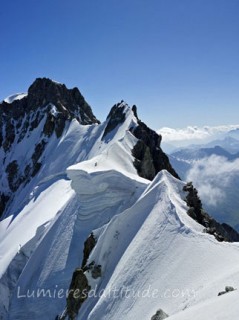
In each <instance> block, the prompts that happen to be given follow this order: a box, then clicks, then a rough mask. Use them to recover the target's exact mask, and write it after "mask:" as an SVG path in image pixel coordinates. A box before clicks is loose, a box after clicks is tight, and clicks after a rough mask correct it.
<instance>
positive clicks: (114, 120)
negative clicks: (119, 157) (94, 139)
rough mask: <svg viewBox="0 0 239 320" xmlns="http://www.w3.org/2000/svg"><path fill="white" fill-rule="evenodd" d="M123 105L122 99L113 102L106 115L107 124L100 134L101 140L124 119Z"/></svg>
mask: <svg viewBox="0 0 239 320" xmlns="http://www.w3.org/2000/svg"><path fill="white" fill-rule="evenodd" d="M125 116H126V115H125V105H124V104H123V101H121V103H117V104H115V105H114V106H113V107H112V108H111V111H110V113H109V115H108V116H107V119H106V120H107V121H108V122H107V125H106V127H105V130H104V133H103V135H102V140H105V138H106V136H107V135H108V134H109V133H110V132H112V131H113V130H114V129H115V128H116V127H117V126H119V125H120V124H122V123H123V122H124V121H125Z"/></svg>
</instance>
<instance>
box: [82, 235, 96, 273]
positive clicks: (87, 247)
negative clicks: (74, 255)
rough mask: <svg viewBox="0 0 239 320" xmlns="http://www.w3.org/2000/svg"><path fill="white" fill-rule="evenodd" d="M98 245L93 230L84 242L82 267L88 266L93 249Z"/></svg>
mask: <svg viewBox="0 0 239 320" xmlns="http://www.w3.org/2000/svg"><path fill="white" fill-rule="evenodd" d="M95 245H96V239H95V237H94V234H93V232H92V233H91V234H90V236H89V237H88V238H87V239H86V241H85V242H84V250H83V261H82V265H81V267H82V269H83V268H84V267H85V266H86V263H87V260H88V258H89V256H90V253H91V251H92V250H93V249H94V247H95Z"/></svg>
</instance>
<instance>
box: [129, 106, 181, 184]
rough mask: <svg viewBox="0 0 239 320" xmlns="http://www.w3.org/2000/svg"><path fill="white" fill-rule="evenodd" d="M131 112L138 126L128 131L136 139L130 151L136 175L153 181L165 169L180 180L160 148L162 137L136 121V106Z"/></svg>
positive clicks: (139, 121)
mask: <svg viewBox="0 0 239 320" xmlns="http://www.w3.org/2000/svg"><path fill="white" fill-rule="evenodd" d="M132 111H133V113H134V115H135V116H136V118H137V122H138V125H137V126H136V127H134V128H132V129H131V130H130V131H131V132H132V134H133V135H134V136H135V137H136V138H137V139H138V142H137V143H136V145H135V146H134V148H133V150H132V154H133V156H134V157H135V162H134V166H135V168H136V169H137V172H138V174H139V175H140V176H141V177H143V178H146V179H149V180H153V178H154V177H155V176H156V174H157V173H158V172H160V171H161V170H164V169H165V170H167V171H168V172H170V173H171V174H172V175H173V176H174V177H175V178H177V179H180V178H179V176H178V174H177V173H176V171H175V170H174V169H173V167H172V166H171V164H170V162H169V159H168V156H167V155H166V154H165V153H164V152H163V151H162V149H161V147H160V144H161V140H162V137H161V136H160V135H158V134H157V133H156V132H155V131H154V130H152V129H150V128H149V127H147V126H146V124H145V123H144V122H142V121H141V120H139V119H138V115H137V108H136V106H133V108H132Z"/></svg>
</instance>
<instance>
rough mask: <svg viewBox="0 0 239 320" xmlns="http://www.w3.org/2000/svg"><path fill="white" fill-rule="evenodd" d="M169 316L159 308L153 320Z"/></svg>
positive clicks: (160, 319)
mask: <svg viewBox="0 0 239 320" xmlns="http://www.w3.org/2000/svg"><path fill="white" fill-rule="evenodd" d="M168 317H169V316H168V315H167V313H165V312H164V311H163V310H162V309H159V310H157V312H156V313H155V315H154V316H152V318H151V320H164V319H166V318H168Z"/></svg>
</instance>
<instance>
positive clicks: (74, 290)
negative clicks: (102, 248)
mask: <svg viewBox="0 0 239 320" xmlns="http://www.w3.org/2000/svg"><path fill="white" fill-rule="evenodd" d="M89 290H90V286H89V284H88V280H87V278H86V276H85V275H84V272H83V270H82V269H76V270H75V271H74V273H73V276H72V280H71V284H70V289H69V295H68V297H67V315H68V317H69V319H70V320H75V319H76V317H77V314H78V312H79V309H80V307H81V305H82V303H83V302H84V301H85V300H86V299H87V296H88V292H89Z"/></svg>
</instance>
